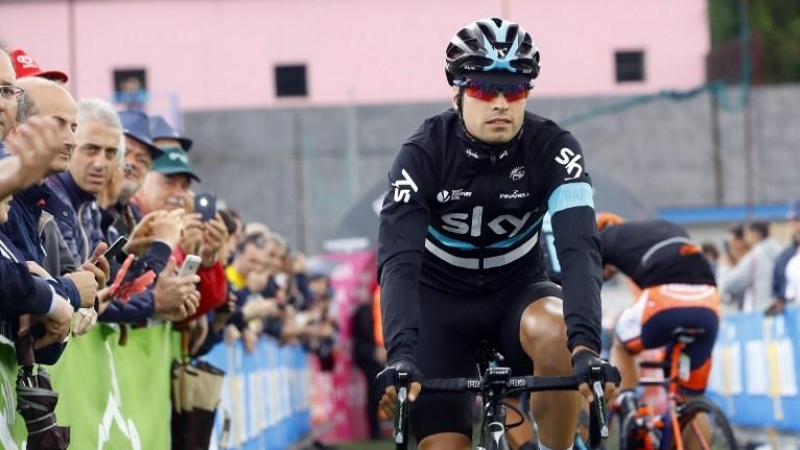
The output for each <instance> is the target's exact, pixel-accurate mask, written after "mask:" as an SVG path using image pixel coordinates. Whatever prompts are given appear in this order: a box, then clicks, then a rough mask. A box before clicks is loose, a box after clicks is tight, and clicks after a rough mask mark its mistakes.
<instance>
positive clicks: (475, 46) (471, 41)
mask: <svg viewBox="0 0 800 450" xmlns="http://www.w3.org/2000/svg"><path fill="white" fill-rule="evenodd" d="M458 37H459V38H461V40H462V41H464V44H466V46H467V47H469V49H470V50H471V51H473V52H477V51H479V50H480V49H481V45H480V43H479V42H478V40H477V39H475V36H473V35H472V34H471V33H470V32H469V31H467V30H461V31H460V32H459V33H458Z"/></svg>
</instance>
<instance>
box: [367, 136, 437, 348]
mask: <svg viewBox="0 0 800 450" xmlns="http://www.w3.org/2000/svg"><path fill="white" fill-rule="evenodd" d="M432 165H433V164H432V160H431V158H429V157H427V156H426V154H425V152H424V151H423V150H422V149H421V148H420V147H418V146H416V145H413V144H406V145H404V146H403V147H402V148H401V149H400V152H399V153H398V154H397V157H396V158H395V160H394V163H393V164H392V168H391V170H390V172H389V180H388V191H387V192H386V196H385V198H384V200H383V207H382V208H381V213H380V224H379V227H378V282H379V283H380V285H381V309H382V316H383V317H382V320H383V333H384V344H385V346H386V350H387V354H388V358H389V362H390V363H393V362H395V361H397V360H398V359H412V360H413V354H414V350H415V348H416V343H417V335H418V333H419V301H420V300H419V288H418V284H419V276H420V270H421V267H422V254H423V249H424V246H425V236H426V234H427V228H428V222H429V211H428V206H427V205H428V200H427V199H428V196H429V194H430V191H432V190H435V186H432V183H433V180H435V178H434V176H433V175H432V174H431V172H432V170H431V169H432Z"/></svg>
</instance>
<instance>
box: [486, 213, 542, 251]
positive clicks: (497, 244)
mask: <svg viewBox="0 0 800 450" xmlns="http://www.w3.org/2000/svg"><path fill="white" fill-rule="evenodd" d="M543 218H544V216H542V217H540V218H539V220H537V221H536V222H534V223H533V225H531V226H529V227H528V228H527V229H526V230H525V231H523V232H522V233H520V234H518V235H516V236H514V237H513V238H508V239H505V240H502V241H499V242H495V243H494V244H492V245H490V246H489V248H508V247H511V246H512V245H514V244H516V243H517V242H519V241H520V240H522V239H525V238H526V237H528V236H529V235H530V234H531V233H533V231H534V230H535V229H536V227H538V226H539V224H540V223H542V219H543Z"/></svg>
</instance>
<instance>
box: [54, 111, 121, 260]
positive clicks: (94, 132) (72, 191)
mask: <svg viewBox="0 0 800 450" xmlns="http://www.w3.org/2000/svg"><path fill="white" fill-rule="evenodd" d="M77 120H78V128H77V131H76V133H75V138H76V146H75V150H74V151H73V153H72V157H71V158H70V160H69V165H68V170H67V171H66V172H62V173H59V174H55V175H53V176H52V177H50V178H49V179H48V180H47V184H48V185H49V186H50V188H51V189H52V190H53V192H55V194H56V195H57V196H58V197H59V198H60V199H61V201H62V202H64V204H65V205H67V206H68V207H69V209H70V215H69V217H65V216H57V217H56V223H57V224H58V227H59V230H61V235H62V236H63V237H64V240H65V241H66V243H67V245H68V246H69V249H70V252H71V253H72V257H73V259H74V260H75V261H86V260H87V259H89V256H90V253H91V251H92V250H93V249H94V248H95V247H96V246H97V244H99V243H100V242H103V239H104V236H103V231H102V229H101V226H100V209H99V207H98V205H97V195H98V194H99V193H100V192H101V191H102V190H103V189H104V188H105V187H106V184H107V183H108V180H109V178H110V177H111V175H112V174H113V173H114V172H116V170H117V158H118V157H120V156H121V155H122V154H124V151H125V149H124V148H123V147H122V145H124V141H123V140H122V123H121V122H120V120H119V116H117V113H116V112H115V111H114V108H113V107H112V106H111V105H110V104H109V103H107V102H105V101H103V100H97V99H89V100H82V101H81V102H80V103H79V104H78V119H77Z"/></svg>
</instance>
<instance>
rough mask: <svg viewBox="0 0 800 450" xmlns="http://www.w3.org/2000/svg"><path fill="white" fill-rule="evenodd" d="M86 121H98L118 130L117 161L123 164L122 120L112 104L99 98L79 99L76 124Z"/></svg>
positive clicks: (123, 136)
mask: <svg viewBox="0 0 800 450" xmlns="http://www.w3.org/2000/svg"><path fill="white" fill-rule="evenodd" d="M87 122H98V123H100V124H102V125H105V126H107V127H110V128H114V129H117V130H119V131H120V142H119V146H118V147H117V148H118V149H119V150H118V151H117V162H118V163H120V164H123V163H124V160H125V133H123V132H122V131H123V127H122V121H121V120H120V118H119V114H117V111H116V110H115V109H114V106H113V105H111V103H109V102H107V101H105V100H103V99H99V98H85V99H81V100H80V101H79V102H78V126H79V127H80V126H81V124H82V123H87Z"/></svg>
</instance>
